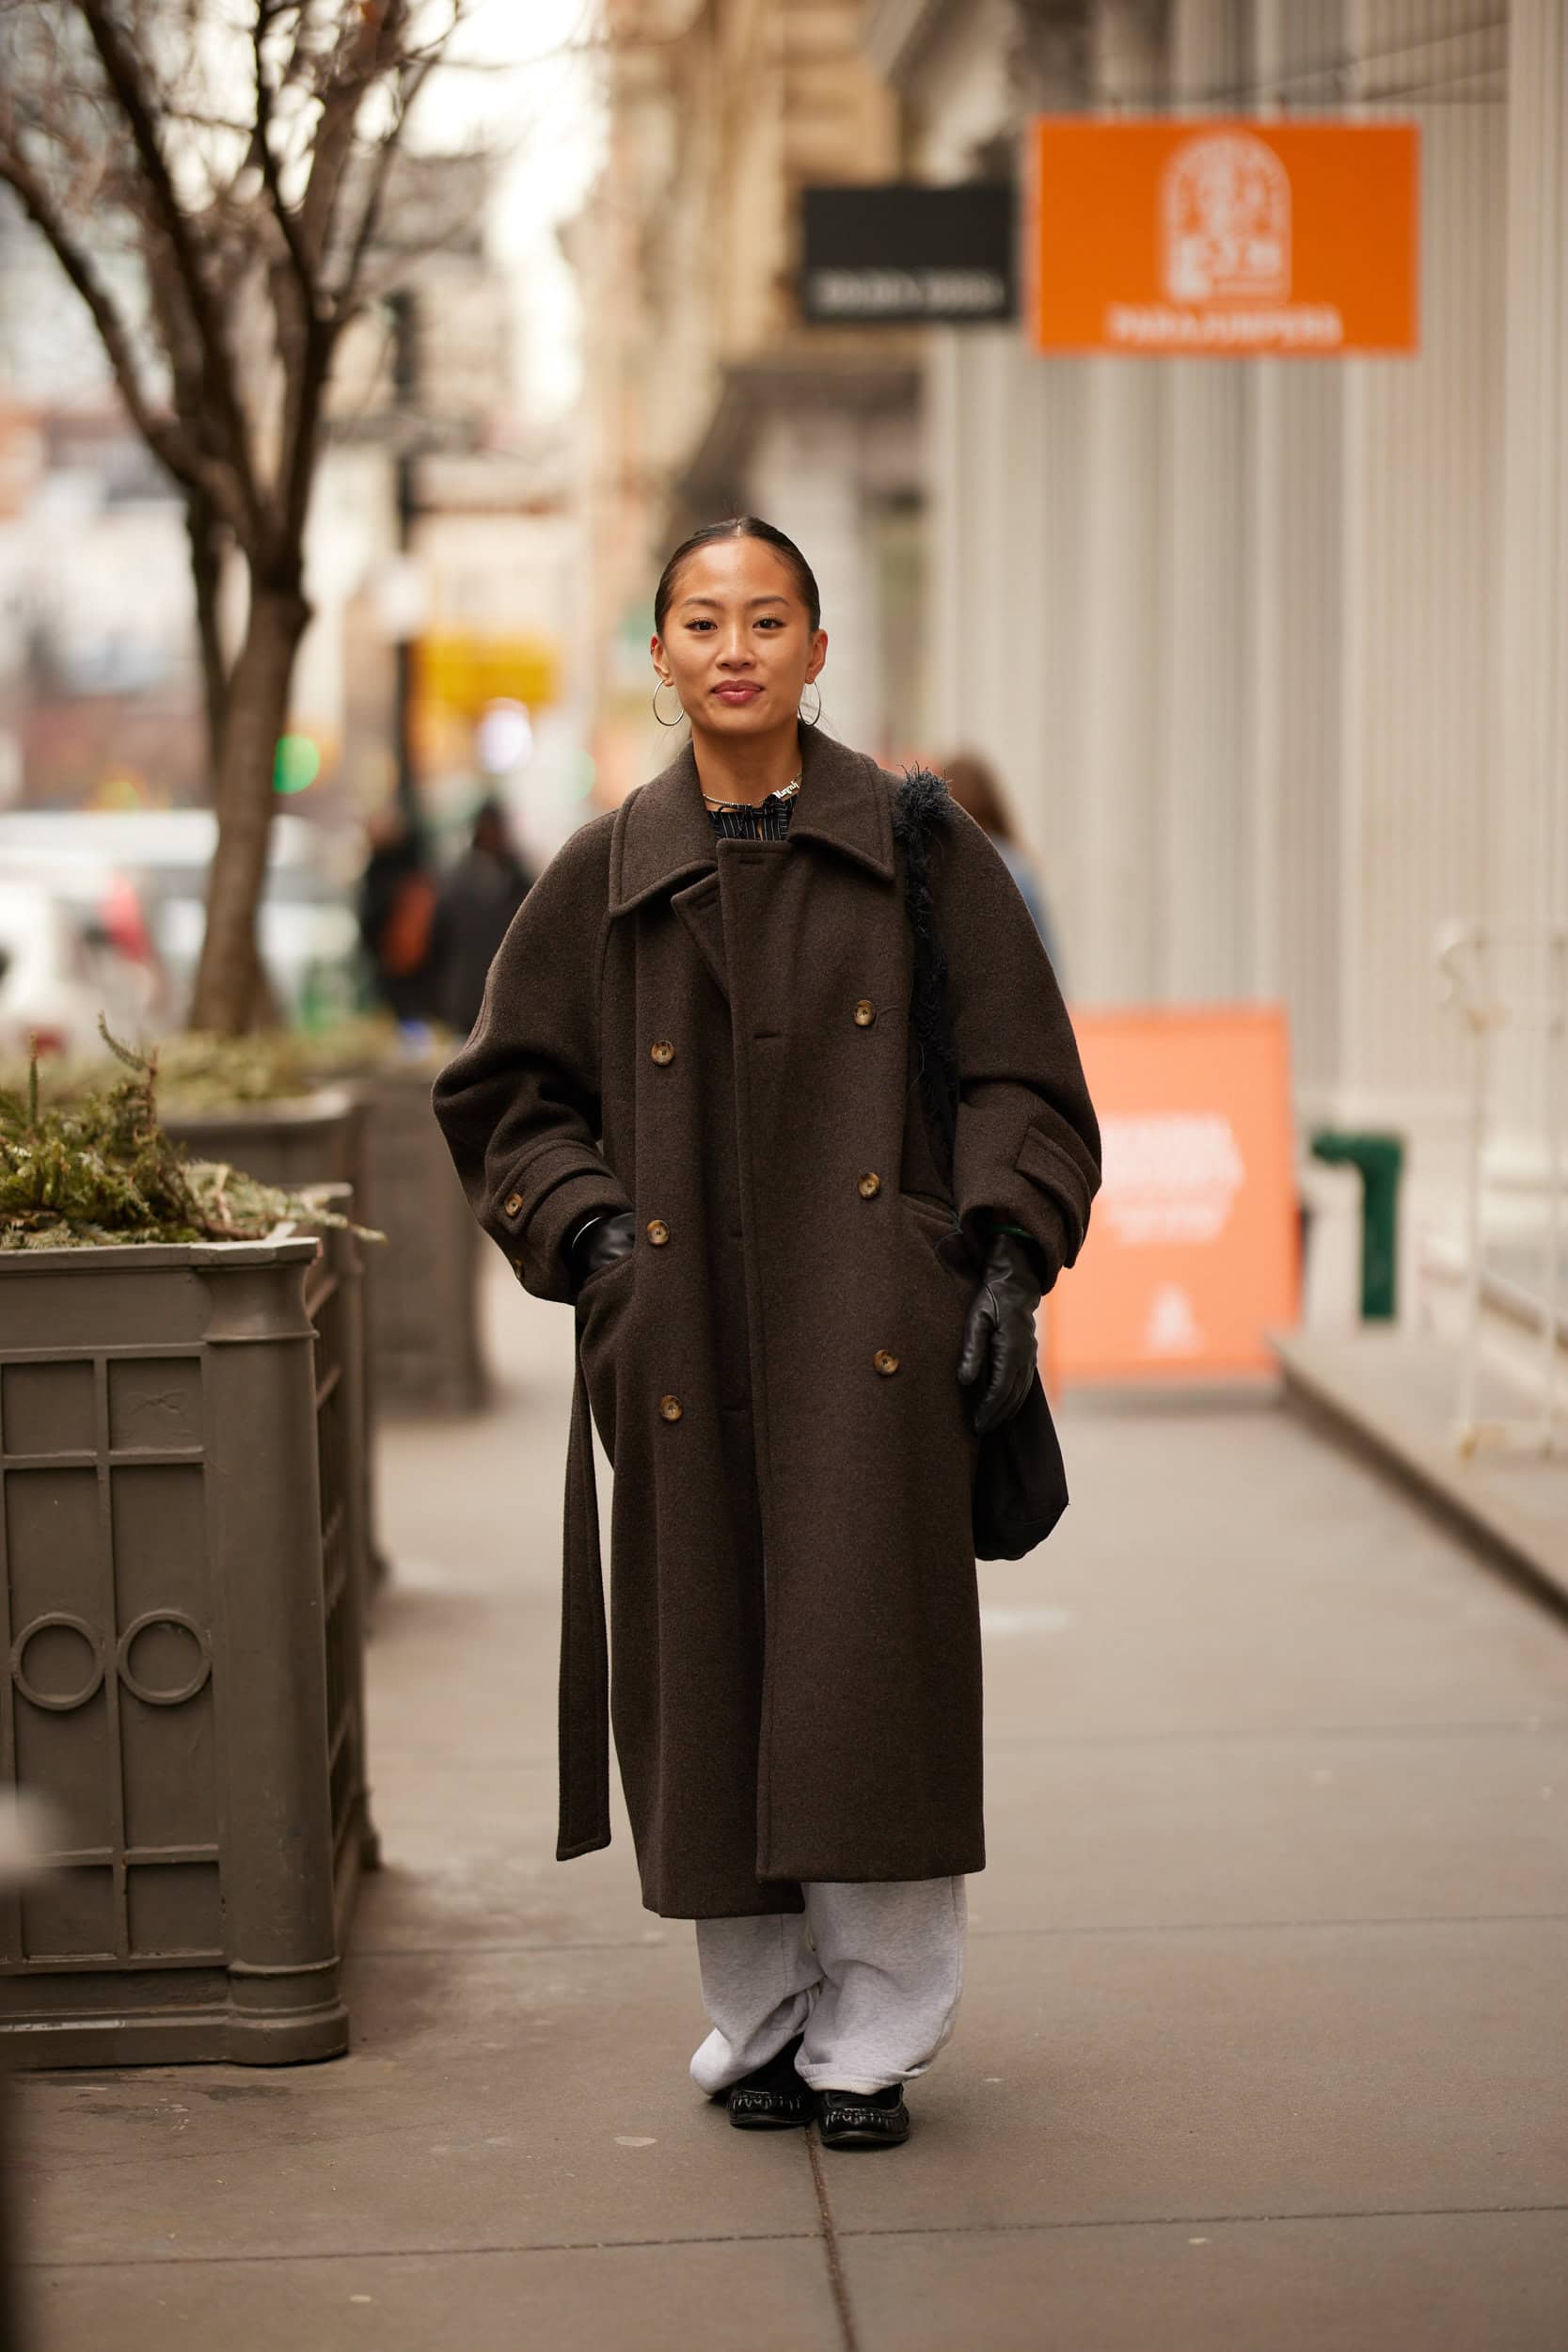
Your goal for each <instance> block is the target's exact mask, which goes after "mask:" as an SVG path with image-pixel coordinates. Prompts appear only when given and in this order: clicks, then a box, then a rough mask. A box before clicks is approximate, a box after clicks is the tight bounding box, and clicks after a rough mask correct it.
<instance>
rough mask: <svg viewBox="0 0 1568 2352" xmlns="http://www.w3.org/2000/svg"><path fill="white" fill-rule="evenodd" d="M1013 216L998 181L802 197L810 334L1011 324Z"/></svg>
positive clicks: (1006, 190) (1008, 192)
mask: <svg viewBox="0 0 1568 2352" xmlns="http://www.w3.org/2000/svg"><path fill="white" fill-rule="evenodd" d="M1016 215H1017V204H1016V199H1015V196H1014V191H1013V189H1012V187H1011V186H1010V185H1009V184H1008V183H1006V181H996V180H972V181H967V182H964V183H961V184H960V185H958V186H957V187H924V186H920V185H916V184H914V183H906V182H899V183H895V184H893V185H890V186H881V187H855V188H805V189H802V191H801V232H802V233H801V265H800V309H801V311H802V313H803V315H804V316H805V317H806V318H807V319H808V320H810V321H811V322H812V324H813V325H814V326H908V325H909V324H910V322H911V320H919V321H923V322H925V323H927V324H928V325H934V324H940V325H942V326H990V325H991V324H993V323H994V322H995V321H997V320H999V319H1011V318H1016V316H1017V315H1018V282H1017V268H1016V262H1015V258H1014V256H1015V247H1016V226H1015V224H1016Z"/></svg>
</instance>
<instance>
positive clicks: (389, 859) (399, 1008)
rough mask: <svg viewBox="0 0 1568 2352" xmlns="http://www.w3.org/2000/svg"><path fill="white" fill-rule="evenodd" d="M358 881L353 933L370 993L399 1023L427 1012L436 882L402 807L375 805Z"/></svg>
mask: <svg viewBox="0 0 1568 2352" xmlns="http://www.w3.org/2000/svg"><path fill="white" fill-rule="evenodd" d="M368 833H369V839H370V855H369V856H368V857H367V859H366V861H365V871H364V873H363V875H362V876H361V878H360V883H359V937H360V940H361V942H362V944H363V946H364V950H365V955H366V958H367V960H368V961H369V963H370V967H371V978H372V984H373V986H374V988H375V992H376V994H377V995H378V996H379V997H380V998H381V999H382V1002H383V1003H384V1004H385V1005H386V1006H387V1007H388V1009H389V1010H390V1011H391V1012H392V1013H393V1014H394V1015H395V1016H396V1018H397V1019H398V1020H399V1021H404V1022H416V1021H428V1020H429V1018H430V1016H431V1010H432V1006H431V952H430V951H431V936H432V932H433V930H434V927H435V922H436V884H435V882H434V881H433V880H432V878H431V874H430V870H429V867H428V866H427V865H426V864H425V859H424V852H423V850H422V848H421V846H420V842H419V840H418V838H417V836H416V834H415V833H414V830H413V828H412V827H411V826H410V824H409V822H408V820H407V818H405V817H404V813H403V811H402V810H401V809H400V808H397V807H390V808H383V809H378V810H377V811H376V813H375V815H374V816H373V817H372V818H371V821H370V825H369V828H368Z"/></svg>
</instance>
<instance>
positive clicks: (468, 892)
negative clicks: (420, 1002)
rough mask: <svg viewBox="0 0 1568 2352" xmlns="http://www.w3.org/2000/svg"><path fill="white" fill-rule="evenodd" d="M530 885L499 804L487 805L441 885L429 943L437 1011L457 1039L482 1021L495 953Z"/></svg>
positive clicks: (528, 875) (478, 810)
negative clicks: (433, 930)
mask: <svg viewBox="0 0 1568 2352" xmlns="http://www.w3.org/2000/svg"><path fill="white" fill-rule="evenodd" d="M532 882H533V876H532V875H531V873H530V872H529V870H528V867H527V866H525V865H524V864H523V861H522V859H521V858H520V857H519V856H518V855H517V852H516V850H515V848H514V847H513V843H512V839H511V836H510V834H508V832H507V829H506V818H505V817H504V815H503V814H502V811H501V808H500V804H499V802H497V801H484V802H483V803H481V805H480V806H479V808H478V809H477V810H476V811H475V813H474V822H473V834H472V838H471V839H470V841H469V844H468V847H467V850H465V851H464V853H463V855H462V856H461V857H460V858H459V859H458V861H457V864H456V865H455V866H453V867H452V869H451V873H450V874H449V875H448V876H447V879H446V881H445V882H443V884H442V885H441V891H440V896H439V898H437V900H436V923H435V932H434V937H433V939H432V942H431V962H432V966H433V970H434V975H435V994H436V1012H437V1014H438V1015H439V1017H440V1018H441V1020H443V1021H444V1022H445V1023H446V1025H447V1026H448V1027H449V1028H450V1029H451V1030H453V1031H454V1032H455V1033H456V1035H457V1036H459V1037H467V1034H468V1032H469V1030H470V1029H471V1028H472V1027H473V1025H474V1023H475V1022H476V1021H477V1020H478V1019H479V1009H480V1006H481V1004H482V1003H483V999H484V982H485V979H486V977H488V974H489V970H490V965H491V963H492V961H494V959H495V954H496V950H497V948H498V947H499V946H500V944H501V941H502V940H503V939H504V938H505V937H506V933H507V930H508V927H509V925H510V924H511V921H512V918H513V916H514V915H515V914H516V912H517V909H518V908H519V907H520V906H521V905H522V903H523V900H524V899H525V898H527V897H528V894H529V891H530V889H531V886H532Z"/></svg>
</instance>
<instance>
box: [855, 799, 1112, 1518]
mask: <svg viewBox="0 0 1568 2352" xmlns="http://www.w3.org/2000/svg"><path fill="white" fill-rule="evenodd" d="M952 822H953V800H952V796H951V794H950V793H949V792H948V789H947V787H946V785H945V784H944V783H943V782H942V778H941V777H940V776H933V775H932V774H931V773H930V771H929V770H928V769H925V768H914V769H911V771H910V772H909V773H908V774H907V775H906V776H905V778H904V781H903V783H902V784H901V785H900V786H899V787H898V790H897V792H896V794H895V797H894V804H893V837H894V839H895V842H896V843H897V845H898V848H899V850H901V851H902V853H903V859H904V903H905V906H906V908H907V909H908V912H909V918H910V930H911V934H912V937H913V941H914V972H913V977H912V981H911V991H910V1025H911V1029H912V1030H913V1032H914V1040H915V1050H916V1054H917V1056H918V1064H917V1073H918V1077H919V1083H920V1100H921V1105H922V1107H923V1109H924V1111H925V1114H926V1127H927V1133H928V1135H929V1136H930V1138H931V1153H932V1157H933V1158H934V1159H935V1161H936V1164H937V1168H938V1169H939V1170H940V1171H941V1174H942V1181H943V1183H944V1184H947V1186H948V1187H949V1189H951V1188H952V1184H953V1156H954V1148H955V1145H956V1142H957V1136H958V1046H957V1045H956V1043H955V1042H954V1038H953V1016H952V1013H951V1011H950V1009H949V1007H948V1002H947V957H946V955H945V953H944V951H943V948H942V936H941V933H940V932H939V931H938V930H937V921H936V903H935V900H934V898H933V897H932V894H931V867H930V858H931V850H932V849H933V847H934V846H935V845H936V844H937V843H938V842H940V840H941V838H942V834H945V833H946V832H947V830H948V828H949V827H950V826H951V824H952ZM1067 1499H1068V1497H1067V1473H1066V1471H1065V1470H1064V1469H1063V1467H1062V1449H1061V1447H1060V1445H1059V1444H1058V1443H1057V1441H1056V1431H1055V1426H1054V1424H1053V1422H1052V1419H1051V1406H1050V1405H1049V1403H1048V1402H1047V1399H1046V1394H1045V1391H1044V1389H1043V1388H1042V1386H1041V1385H1040V1376H1039V1375H1038V1373H1037V1374H1036V1375H1035V1377H1034V1380H1033V1382H1032V1383H1031V1385H1030V1389H1029V1393H1028V1395H1027V1397H1026V1398H1025V1399H1024V1402H1023V1406H1022V1410H1021V1411H1020V1412H1018V1413H1016V1414H1015V1415H1014V1416H1013V1418H1012V1420H1011V1421H1008V1422H1003V1424H1002V1426H1001V1428H1000V1429H993V1430H991V1431H990V1434H989V1435H988V1436H987V1437H985V1438H981V1440H980V1443H979V1446H978V1449H977V1451H976V1454H975V1458H974V1493H973V1498H972V1521H973V1528H972V1532H973V1534H974V1555H975V1558H976V1559H978V1560H1022V1558H1023V1557H1024V1555H1025V1553H1026V1552H1030V1551H1032V1550H1033V1549H1034V1548H1035V1546H1036V1545H1037V1544H1042V1543H1043V1542H1044V1541H1045V1539H1046V1537H1047V1536H1048V1535H1049V1534H1050V1533H1051V1531H1052V1529H1053V1527H1054V1526H1055V1524H1056V1521H1057V1520H1058V1519H1059V1518H1061V1516H1062V1513H1063V1512H1064V1511H1065V1510H1066V1508H1067Z"/></svg>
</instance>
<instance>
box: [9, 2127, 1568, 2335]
mask: <svg viewBox="0 0 1568 2352" xmlns="http://www.w3.org/2000/svg"><path fill="white" fill-rule="evenodd" d="M809 2144H810V2143H809V2142H808V2147H809ZM813 2169H814V2171H815V2169H816V2168H815V2166H814V2168H813ZM1553 2213H1568V2203H1556V2204H1543V2205H1364V2206H1346V2207H1344V2208H1342V2209H1340V2208H1336V2209H1335V2210H1333V2211H1331V2212H1323V2213H1220V2214H1213V2213H1179V2214H1122V2215H1110V2216H1106V2217H1102V2218H1098V2219H1097V2218H1094V2217H1081V2218H1079V2219H1077V2220H1065V2221H935V2222H930V2223H928V2224H927V2223H920V2222H908V2223H894V2224H891V2225H889V2226H887V2227H885V2228H880V2229H870V2228H860V2229H853V2228H851V2229H846V2230H843V2231H839V2230H838V2229H837V2228H836V2226H835V2228H834V2231H833V2235H834V2239H835V2242H836V2241H837V2240H838V2239H839V2238H841V2237H846V2238H847V2237H853V2238H875V2237H1029V2236H1046V2235H1051V2234H1055V2233H1061V2232H1064V2231H1068V2230H1186V2229H1192V2228H1194V2227H1201V2228H1205V2229H1248V2228H1255V2227H1259V2226H1260V2225H1263V2224H1266V2223H1272V2222H1289V2223H1291V2224H1297V2225H1301V2224H1307V2223H1311V2222H1319V2221H1442V2220H1449V2221H1455V2220H1457V2221H1463V2220H1469V2219H1480V2218H1481V2217H1487V2216H1492V2215H1497V2216H1499V2217H1501V2216H1506V2215H1510V2214H1553ZM816 2243H820V2233H818V2232H816V2231H813V2230H778V2231H768V2232H764V2233H756V2234H754V2235H743V2234H732V2235H727V2236H721V2237H649V2238H551V2239H543V2240H541V2241H540V2242H539V2243H538V2244H536V2245H532V2246H499V2245H497V2246H413V2247H409V2246H380V2247H377V2246H372V2247H356V2248H350V2249H343V2250H338V2249H331V2250H323V2251H321V2252H317V2253H287V2252H278V2253H266V2254H155V2255H135V2254H125V2255H100V2256H97V2257H92V2256H87V2255H77V2256H71V2255H68V2254H60V2255H47V2256H44V2255H35V2256H25V2255H24V2257H23V2258H22V2260H21V2261H20V2262H18V2263H17V2265H16V2268H17V2269H18V2270H197V2269H208V2268H212V2267H214V2266H215V2265H218V2264H222V2263H231V2264H242V2263H243V2264H257V2263H368V2262H449V2261H450V2262H463V2261H467V2260H468V2259H469V2258H470V2257H473V2256H479V2255H493V2254H617V2253H646V2252H648V2251H649V2250H650V2249H656V2248H658V2247H661V2246H671V2247H681V2246H776V2245H786V2246H810V2245H813V2244H816ZM850 2352H860V2347H859V2345H858V2344H852V2345H851V2347H850Z"/></svg>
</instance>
